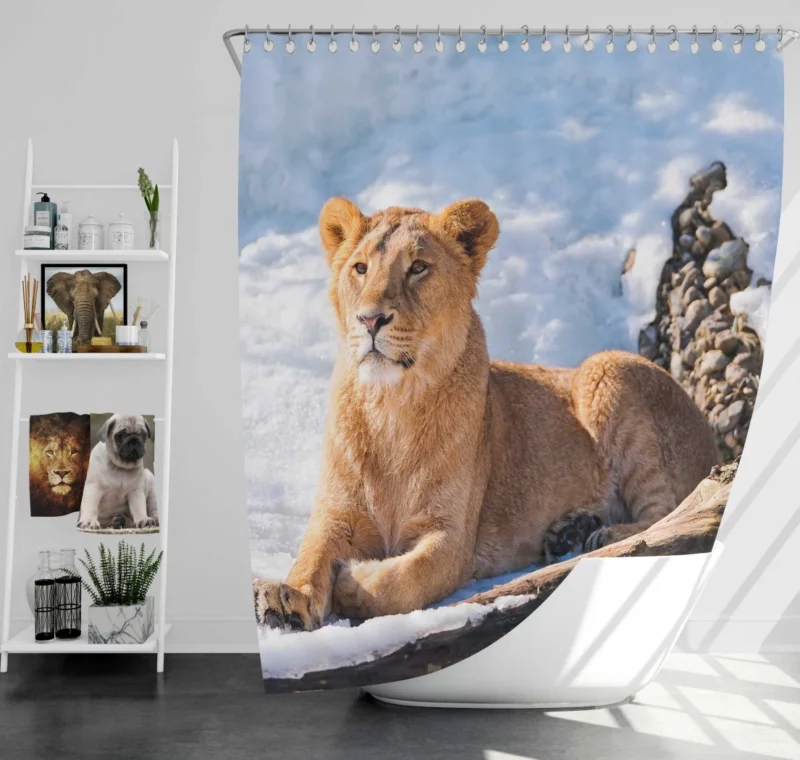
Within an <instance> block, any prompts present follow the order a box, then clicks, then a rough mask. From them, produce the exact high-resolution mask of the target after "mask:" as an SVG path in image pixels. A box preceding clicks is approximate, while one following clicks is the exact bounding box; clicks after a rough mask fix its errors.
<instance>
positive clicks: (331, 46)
mask: <svg viewBox="0 0 800 760" xmlns="http://www.w3.org/2000/svg"><path fill="white" fill-rule="evenodd" d="M338 47H339V45H338V44H337V43H336V37H335V36H334V32H333V24H331V41H330V42H329V43H328V50H329V51H330V52H331V53H335V52H336V48H338Z"/></svg>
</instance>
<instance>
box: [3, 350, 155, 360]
mask: <svg viewBox="0 0 800 760" xmlns="http://www.w3.org/2000/svg"><path fill="white" fill-rule="evenodd" d="M8 358H9V359H16V360H18V361H26V362H163V361H164V360H165V359H166V358H167V355H166V354H157V353H145V354H116V353H106V354H100V353H98V354H78V353H75V354H23V353H20V352H19V351H12V352H10V353H9V354H8Z"/></svg>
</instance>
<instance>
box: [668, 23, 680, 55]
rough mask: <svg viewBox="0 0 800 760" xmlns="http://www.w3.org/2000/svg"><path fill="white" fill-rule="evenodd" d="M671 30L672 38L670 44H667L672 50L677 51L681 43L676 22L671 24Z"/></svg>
mask: <svg viewBox="0 0 800 760" xmlns="http://www.w3.org/2000/svg"><path fill="white" fill-rule="evenodd" d="M669 30H670V31H671V32H672V39H671V40H670V41H669V45H667V47H668V48H669V49H670V52H672V53H675V52H677V51H678V48H679V47H680V46H681V43H680V42H678V27H677V26H675V24H672V25H670V27H669Z"/></svg>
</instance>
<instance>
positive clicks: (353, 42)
mask: <svg viewBox="0 0 800 760" xmlns="http://www.w3.org/2000/svg"><path fill="white" fill-rule="evenodd" d="M348 47H349V48H350V50H352V51H353V52H354V53H355V52H356V50H358V40H357V39H356V27H355V25H353V29H352V31H351V32H350V42H349V43H348Z"/></svg>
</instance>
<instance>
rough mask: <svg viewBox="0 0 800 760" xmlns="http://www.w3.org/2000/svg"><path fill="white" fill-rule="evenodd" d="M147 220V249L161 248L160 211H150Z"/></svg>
mask: <svg viewBox="0 0 800 760" xmlns="http://www.w3.org/2000/svg"><path fill="white" fill-rule="evenodd" d="M146 218H147V242H148V245H147V247H148V248H150V249H151V250H155V249H158V248H160V247H161V246H160V244H159V243H160V235H161V222H160V220H159V218H158V211H148V212H147V214H146Z"/></svg>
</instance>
